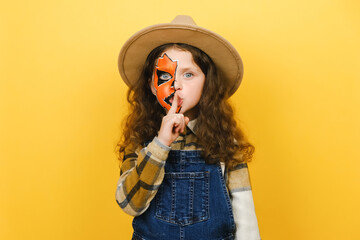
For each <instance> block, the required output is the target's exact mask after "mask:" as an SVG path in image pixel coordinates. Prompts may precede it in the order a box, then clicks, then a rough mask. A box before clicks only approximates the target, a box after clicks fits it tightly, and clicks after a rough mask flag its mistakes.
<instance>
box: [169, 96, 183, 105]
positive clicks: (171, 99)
mask: <svg viewBox="0 0 360 240" xmlns="http://www.w3.org/2000/svg"><path fill="white" fill-rule="evenodd" d="M173 101H174V97H172V98H170V99H169V102H170V103H171V105H172V103H173ZM182 103H183V100H182V98H179V100H178V106H181V104H182Z"/></svg>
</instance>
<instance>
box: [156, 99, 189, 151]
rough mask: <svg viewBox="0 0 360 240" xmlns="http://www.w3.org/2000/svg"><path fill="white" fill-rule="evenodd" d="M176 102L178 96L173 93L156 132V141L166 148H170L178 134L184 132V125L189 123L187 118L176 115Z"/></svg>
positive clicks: (180, 114) (179, 114)
mask: <svg viewBox="0 0 360 240" xmlns="http://www.w3.org/2000/svg"><path fill="white" fill-rule="evenodd" d="M178 102H179V96H178V95H177V93H176V92H175V95H174V100H173V102H172V105H171V108H170V110H169V112H168V113H167V114H166V116H164V117H163V119H162V122H161V127H160V130H159V132H158V139H159V140H160V141H161V142H162V143H163V144H165V145H167V146H170V145H171V144H172V142H173V141H175V139H176V138H177V137H178V136H179V135H180V133H182V132H184V129H185V127H186V125H187V124H188V123H189V118H188V117H184V115H183V114H182V113H176V109H177V108H178Z"/></svg>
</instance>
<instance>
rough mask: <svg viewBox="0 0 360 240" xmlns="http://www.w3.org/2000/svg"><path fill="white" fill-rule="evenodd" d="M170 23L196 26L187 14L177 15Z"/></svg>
mask: <svg viewBox="0 0 360 240" xmlns="http://www.w3.org/2000/svg"><path fill="white" fill-rule="evenodd" d="M171 23H173V24H182V25H193V26H197V25H196V23H195V21H194V20H193V19H192V17H190V16H188V15H177V16H176V17H175V18H174V20H172V22H171Z"/></svg>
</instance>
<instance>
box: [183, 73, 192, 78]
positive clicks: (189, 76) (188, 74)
mask: <svg viewBox="0 0 360 240" xmlns="http://www.w3.org/2000/svg"><path fill="white" fill-rule="evenodd" d="M193 75H194V74H192V73H185V74H184V77H186V78H191V77H192V76H193Z"/></svg>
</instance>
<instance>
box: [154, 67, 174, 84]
mask: <svg viewBox="0 0 360 240" xmlns="http://www.w3.org/2000/svg"><path fill="white" fill-rule="evenodd" d="M156 74H157V75H158V86H160V85H161V84H163V83H166V82H167V81H169V80H170V79H171V78H172V76H171V74H170V73H168V72H164V71H160V70H157V72H156Z"/></svg>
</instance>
